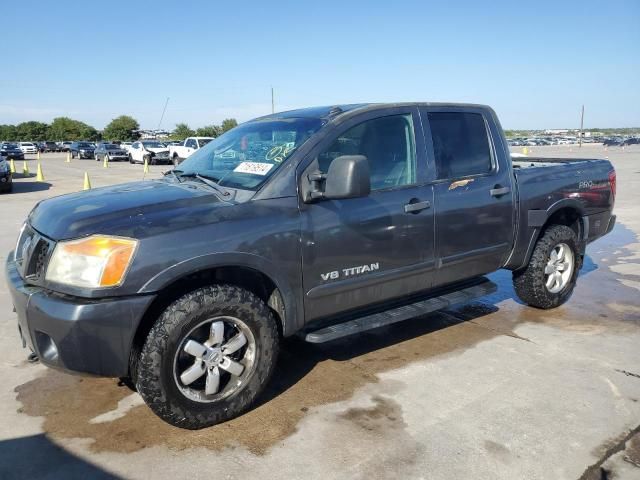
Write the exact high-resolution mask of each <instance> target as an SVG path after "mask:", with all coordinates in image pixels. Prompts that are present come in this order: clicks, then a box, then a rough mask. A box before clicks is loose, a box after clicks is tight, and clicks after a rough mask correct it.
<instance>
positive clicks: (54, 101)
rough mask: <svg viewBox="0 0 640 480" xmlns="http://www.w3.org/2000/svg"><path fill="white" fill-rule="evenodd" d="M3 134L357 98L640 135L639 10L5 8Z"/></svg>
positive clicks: (437, 5) (587, 6) (195, 120)
mask: <svg viewBox="0 0 640 480" xmlns="http://www.w3.org/2000/svg"><path fill="white" fill-rule="evenodd" d="M0 17H2V18H3V20H4V21H3V22H2V27H0V58H1V59H2V65H3V66H2V68H1V69H0V71H1V74H0V123H17V122H20V121H25V120H32V119H33V120H41V121H50V120H51V119H52V118H54V117H56V116H61V115H67V116H71V117H73V118H77V119H79V120H82V121H85V122H87V123H89V124H91V125H94V126H95V127H97V128H102V127H103V126H104V125H105V124H106V123H108V122H109V121H110V120H111V119H112V118H114V117H116V116H118V115H120V114H130V115H133V116H134V117H135V118H137V119H138V120H139V122H140V123H141V125H142V127H144V128H155V127H156V126H157V125H158V121H159V119H160V114H161V113H162V107H163V105H164V101H165V99H166V97H170V101H169V105H168V108H167V112H166V115H165V118H164V121H163V123H162V126H163V127H165V128H173V126H174V125H175V124H176V123H177V122H183V121H184V122H187V123H189V124H190V125H191V126H192V127H197V126H202V125H205V124H210V123H218V122H220V121H221V120H222V119H223V118H226V117H236V118H237V119H238V120H240V121H243V120H248V119H250V118H252V117H255V116H258V115H262V114H265V113H269V112H270V110H271V98H270V88H271V86H272V85H273V86H274V88H275V92H276V109H277V110H284V109H291V108H296V107H302V106H310V105H325V104H339V103H354V102H367V101H373V102H376V101H383V102H387V101H459V102H477V103H486V104H489V105H491V106H493V107H494V109H495V110H496V111H497V112H498V115H499V116H500V118H501V120H502V124H503V126H504V127H505V128H516V129H518V128H545V127H546V128H560V127H576V126H578V123H579V111H580V106H581V105H582V104H583V103H584V104H585V105H586V107H585V108H586V114H585V124H586V126H588V127H597V126H602V127H624V126H635V127H638V126H640V1H638V0H607V1H604V0H599V1H591V0H582V1H573V0H566V1H557V0H556V1H546V0H539V1H533V2H514V1H508V2H507V1H502V0H493V1H456V0H449V1H439V2H432V1H427V0H423V1H404V0H395V1H375V0H369V1H349V0H341V1H334V0H325V1H318V2H306V1H303V0H298V1H290V2H289V1H287V2H285V1H268V0H262V1H244V2H242V1H230V2H229V1H228V2H214V1H211V0H208V1H202V2H197V1H183V2H170V1H164V0H157V1H154V2H135V1H132V0H130V1H118V0H115V1H108V2H93V1H87V2H70V1H65V0H60V1H55V2H50V1H46V0H41V1H39V2H36V1H31V0H20V1H11V2H10V1H6V2H4V4H3V7H2V9H1V10H0Z"/></svg>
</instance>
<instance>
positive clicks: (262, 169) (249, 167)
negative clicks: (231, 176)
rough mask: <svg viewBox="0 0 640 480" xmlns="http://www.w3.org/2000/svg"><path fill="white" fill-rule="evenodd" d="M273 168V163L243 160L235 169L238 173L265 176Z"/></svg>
mask: <svg viewBox="0 0 640 480" xmlns="http://www.w3.org/2000/svg"><path fill="white" fill-rule="evenodd" d="M272 168H273V163H260V162H242V163H240V164H239V165H238V166H237V167H236V168H234V169H233V171H234V172H237V173H252V174H253V175H262V176H265V175H266V174H267V173H269V170H271V169H272Z"/></svg>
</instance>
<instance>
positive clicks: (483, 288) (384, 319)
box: [305, 279, 498, 343]
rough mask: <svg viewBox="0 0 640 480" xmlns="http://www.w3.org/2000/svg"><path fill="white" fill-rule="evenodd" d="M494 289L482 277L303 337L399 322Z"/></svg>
mask: <svg viewBox="0 0 640 480" xmlns="http://www.w3.org/2000/svg"><path fill="white" fill-rule="evenodd" d="M497 290H498V287H497V285H496V284H495V283H493V282H491V281H489V280H486V279H485V280H484V281H482V282H481V283H479V284H476V285H473V286H470V287H467V288H462V289H460V290H456V291H453V292H450V293H446V294H444V295H441V296H439V297H432V298H429V299H426V300H421V301H419V302H416V303H411V304H409V305H403V306H401V307H396V308H392V309H390V310H385V311H384V312H380V313H374V314H372V315H366V316H364V317H360V318H356V319H353V320H349V321H347V322H344V323H338V324H336V325H331V326H329V327H324V328H321V329H319V330H315V331H313V332H309V333H307V335H306V336H305V341H307V342H309V343H324V342H329V341H331V340H335V339H337V338H342V337H346V336H349V335H354V334H356V333H360V332H365V331H367V330H371V329H374V328H378V327H383V326H385V325H391V324H393V323H397V322H402V321H403V320H408V319H410V318H414V317H418V316H420V315H424V314H427V313H431V312H435V311H436V310H441V309H443V308H447V307H450V306H452V305H455V304H458V303H466V302H469V301H470V300H473V299H475V298H478V297H483V296H485V295H490V294H492V293H494V292H496V291H497Z"/></svg>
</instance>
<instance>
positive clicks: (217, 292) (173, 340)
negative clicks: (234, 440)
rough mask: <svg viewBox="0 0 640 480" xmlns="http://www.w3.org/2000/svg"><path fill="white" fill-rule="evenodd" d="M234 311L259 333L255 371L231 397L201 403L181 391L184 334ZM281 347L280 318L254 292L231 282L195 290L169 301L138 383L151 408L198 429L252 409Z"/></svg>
mask: <svg viewBox="0 0 640 480" xmlns="http://www.w3.org/2000/svg"><path fill="white" fill-rule="evenodd" d="M218 315H230V316H234V317H236V318H239V319H241V320H242V322H244V323H245V324H246V325H247V326H248V327H249V329H250V330H251V332H252V333H253V336H254V338H255V342H256V352H255V362H254V366H253V371H252V372H251V373H250V374H249V377H247V379H246V381H245V384H244V386H243V387H241V388H240V389H239V390H237V391H235V392H233V393H232V394H231V395H229V396H228V397H225V398H223V399H221V400H219V401H216V402H213V403H201V402H196V401H193V400H191V399H189V398H187V397H186V396H185V395H184V394H183V393H182V392H180V390H179V387H178V385H176V381H175V379H174V372H173V369H174V356H175V353H176V349H177V348H179V346H180V344H181V341H182V339H183V337H184V335H185V334H186V333H187V332H189V331H190V329H191V328H193V327H194V326H195V325H197V324H198V323H200V322H202V321H203V320H206V319H207V318H209V317H215V316H218ZM278 351H279V334H278V328H277V324H276V319H275V318H274V316H273V313H272V312H271V310H270V309H269V308H268V307H267V305H266V304H265V303H264V302H263V301H262V300H260V299H259V298H258V297H257V296H255V295H254V294H253V293H251V292H249V291H247V290H244V289H242V288H239V287H236V286H232V285H211V286H208V287H203V288H199V289H197V290H194V291H192V292H190V293H188V294H186V295H184V296H183V297H181V298H179V299H177V300H176V301H174V302H173V303H172V304H170V305H169V306H168V307H167V308H166V310H165V311H164V312H163V313H162V314H161V315H160V317H159V318H158V320H156V323H155V324H154V325H153V327H152V328H151V331H150V332H149V335H148V336H147V339H146V342H145V344H144V346H143V347H142V351H141V354H140V358H139V362H138V365H137V375H136V376H137V379H136V388H137V390H138V392H139V393H140V395H141V396H142V398H143V399H144V401H145V402H146V403H147V405H148V406H149V407H150V408H151V410H152V411H153V412H154V413H155V414H156V415H158V416H159V417H160V418H162V419H163V420H164V421H166V422H167V423H170V424H171V425H175V426H176V427H180V428H186V429H190V430H196V429H200V428H205V427H209V426H211V425H215V424H218V423H222V422H225V421H227V420H230V419H232V418H234V417H236V416H238V415H240V414H241V413H244V412H245V411H246V410H248V409H249V408H250V407H251V406H252V405H253V403H254V402H255V400H256V398H257V397H258V395H259V394H260V393H261V392H262V390H263V389H264V387H265V385H266V384H267V382H268V381H269V379H270V378H271V375H272V373H273V370H274V368H275V365H276V360H277V357H278Z"/></svg>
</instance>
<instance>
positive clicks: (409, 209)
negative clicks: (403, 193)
mask: <svg viewBox="0 0 640 480" xmlns="http://www.w3.org/2000/svg"><path fill="white" fill-rule="evenodd" d="M427 208H431V202H430V201H429V200H425V201H424V202H414V201H413V200H411V201H410V202H409V203H407V204H406V205H405V206H404V213H418V212H421V211H422V210H426V209H427Z"/></svg>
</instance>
